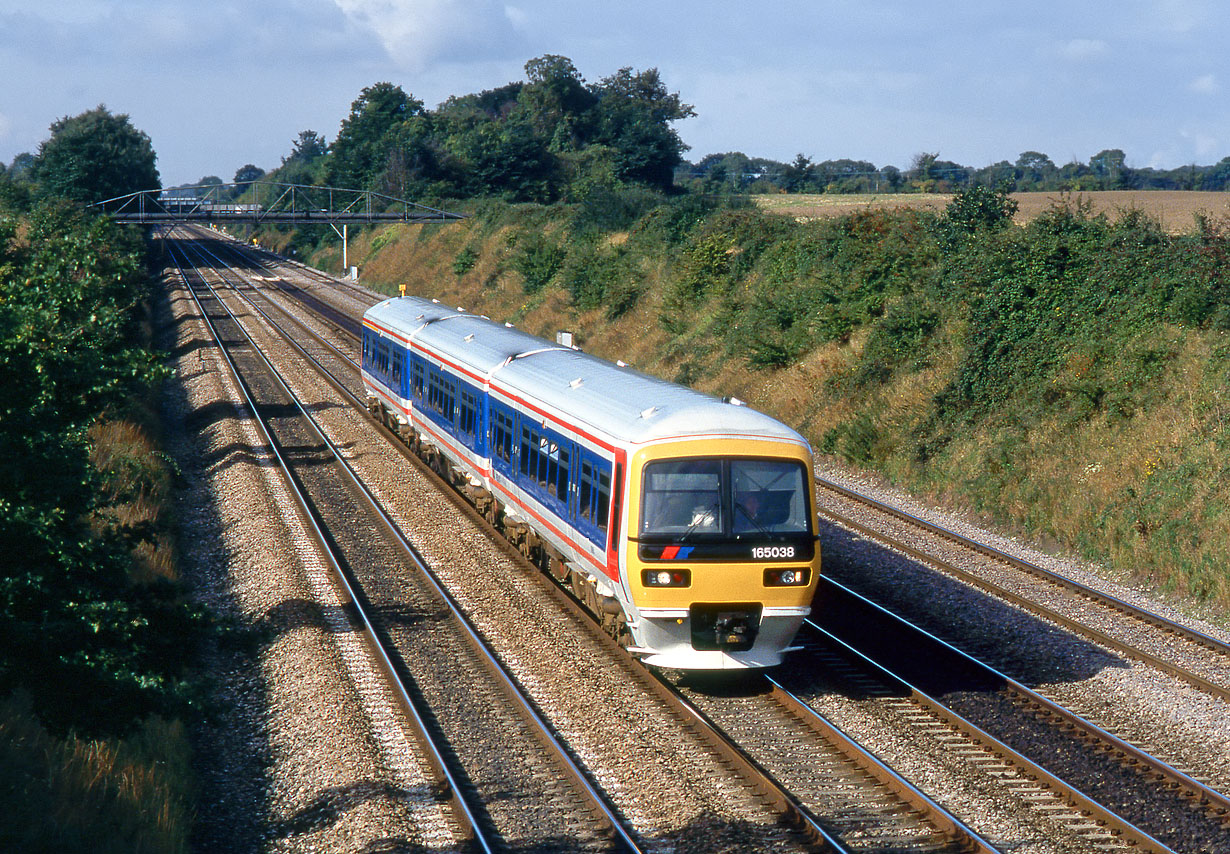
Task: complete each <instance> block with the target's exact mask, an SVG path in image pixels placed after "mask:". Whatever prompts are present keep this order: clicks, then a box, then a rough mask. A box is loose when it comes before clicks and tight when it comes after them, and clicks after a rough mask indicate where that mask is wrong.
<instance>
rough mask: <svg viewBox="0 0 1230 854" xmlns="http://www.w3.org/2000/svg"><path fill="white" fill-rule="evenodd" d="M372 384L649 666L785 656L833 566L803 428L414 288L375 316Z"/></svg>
mask: <svg viewBox="0 0 1230 854" xmlns="http://www.w3.org/2000/svg"><path fill="white" fill-rule="evenodd" d="M363 380H364V385H365V386H366V388H367V393H368V399H369V406H371V407H372V408H373V411H375V410H377V409H379V410H382V411H383V412H384V413H385V414H386V416H387V417H388V418H389V419H390V422H391V423H392V422H393V421H394V420H395V422H396V426H397V427H398V429H399V430H400V431H401V432H402V435H403V437H404V438H407V439H408V440H412V441H413V442H414V443H416V444H417V445H419V446H420V448H426V449H428V451H429V453H432V454H435V453H438V454H439V455H441V456H442V457H443V458H444V459H446V460H447V461H448V463H449V465H450V466H451V467H452V468H453V469H454V471H455V472H459V473H461V475H462V476H463V477H464V478H465V479H466V481H467V482H466V483H465V484H464V488H465V489H467V490H468V491H469V492H470V495H471V497H472V498H473V499H475V500H476V503H479V504H481V505H483V506H488V507H491V506H494V507H497V508H498V510H499V511H500V513H502V519H503V521H504V523H505V529H506V531H509V530H512V531H514V532H515V533H516V534H517V537H518V541H519V542H520V543H521V544H522V545H523V550H524V551H525V552H526V553H527V555H530V554H539V555H545V556H546V557H547V558H548V560H547V561H546V563H547V564H548V565H549V566H550V567H551V568H552V571H554V572H555V573H556V574H557V577H560V578H561V579H568V578H571V579H572V584H573V586H574V589H577V590H579V591H581V593H586V594H587V595H588V599H589V600H590V601H589V602H588V604H589V605H590V606H591V607H592V608H594V610H595V611H596V612H601V613H602V614H605V616H604V617H603V621H604V624H605V625H607V626H608V630H610V629H611V627H612V626H616V627H617V628H618V630H619V632H621V633H623V634H624V637H623V640H624V641H625V642H626V643H627V645H628V646H629V648H630V649H631V650H632V651H633V652H635V653H637V654H639V655H641V656H642V657H644V658H645V659H646V660H647V661H648V662H649V663H651V664H657V665H662V666H670V667H681V668H704V669H711V668H744V667H766V666H772V665H774V664H777V663H779V662H780V660H781V656H782V654H783V653H784V652H785V651H786V650H787V649H788V648H789V643H790V641H791V639H792V638H793V637H794V634H795V632H796V631H797V629H798V627H799V624H800V623H801V621H802V620H803V618H804V617H805V616H806V614H807V613H808V610H809V603H810V600H811V596H812V594H813V593H814V591H815V587H816V583H817V581H818V574H819V550H818V546H817V542H816V534H815V508H814V495H815V488H814V482H813V479H812V471H811V451H810V448H809V447H808V445H807V442H806V441H805V440H804V439H803V438H802V437H801V436H799V435H798V434H797V433H796V432H795V431H793V430H791V429H789V428H788V427H786V426H784V425H782V424H780V423H779V422H777V421H775V420H773V419H771V418H769V417H768V416H766V415H763V414H762V413H759V412H756V411H755V410H752V409H749V408H747V407H745V406H741V405H733V404H731V403H727V402H723V401H720V400H717V399H715V398H712V397H710V396H708V395H704V394H701V393H699V392H696V391H693V390H691V389H687V388H683V387H681V386H677V385H674V384H671V383H667V382H664V381H662V380H659V379H656V378H654V377H649V376H646V375H643V374H640V373H638V372H636V371H633V370H631V369H629V368H626V367H623V366H619V365H614V364H611V363H609V362H605V361H603V360H601V359H597V358H595V357H593V356H590V355H587V354H584V353H581V352H580V351H577V350H575V349H572V348H568V347H563V346H559V345H555V344H550V343H548V342H545V341H543V340H542V339H539V338H536V337H534V336H531V335H528V334H526V333H524V332H521V331H520V330H517V329H514V328H512V327H509V326H506V325H500V324H497V323H494V322H492V321H490V320H488V319H487V318H484V317H480V316H477V315H473V314H469V313H466V312H464V311H462V310H460V309H456V310H454V309H451V308H448V307H446V306H443V305H440V304H439V303H436V302H434V301H428V300H423V299H420V298H416V297H401V298H396V299H391V300H386V301H385V302H383V303H380V304H378V305H376V306H373V307H372V308H371V309H370V310H369V311H368V312H367V314H366V315H365V316H364V333H363ZM753 495H754V496H755V497H753ZM689 504H690V506H685V505H689ZM490 518H494V514H493V515H492V516H491V517H490ZM758 518H760V519H763V520H767V521H763V522H762V521H757V520H758ZM535 550H537V551H535ZM583 598H586V597H585V596H583ZM613 633H614V632H613Z"/></svg>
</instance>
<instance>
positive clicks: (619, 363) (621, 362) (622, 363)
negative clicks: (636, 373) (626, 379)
mask: <svg viewBox="0 0 1230 854" xmlns="http://www.w3.org/2000/svg"><path fill="white" fill-rule="evenodd" d="M615 365H616V366H617V367H620V368H626V367H628V363H627V362H625V361H624V360H623V359H616V360H615Z"/></svg>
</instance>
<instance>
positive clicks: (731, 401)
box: [725, 397, 747, 406]
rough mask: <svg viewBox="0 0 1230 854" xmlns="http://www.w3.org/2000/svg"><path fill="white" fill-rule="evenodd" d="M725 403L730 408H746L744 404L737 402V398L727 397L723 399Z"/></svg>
mask: <svg viewBox="0 0 1230 854" xmlns="http://www.w3.org/2000/svg"><path fill="white" fill-rule="evenodd" d="M725 401H726V402H727V403H729V404H730V405H731V406H747V404H746V403H744V402H743V401H741V400H739V398H737V397H727V398H725Z"/></svg>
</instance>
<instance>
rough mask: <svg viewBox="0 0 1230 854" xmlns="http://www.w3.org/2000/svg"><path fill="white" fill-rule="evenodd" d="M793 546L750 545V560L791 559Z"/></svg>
mask: <svg viewBox="0 0 1230 854" xmlns="http://www.w3.org/2000/svg"><path fill="white" fill-rule="evenodd" d="M793 557H794V546H752V560H771V559H773V558H777V559H779V560H791V559H792V558H793Z"/></svg>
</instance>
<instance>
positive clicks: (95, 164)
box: [33, 105, 162, 203]
mask: <svg viewBox="0 0 1230 854" xmlns="http://www.w3.org/2000/svg"><path fill="white" fill-rule="evenodd" d="M156 159H157V158H156V156H155V154H154V148H153V145H152V144H151V143H150V138H149V137H148V136H147V135H146V134H145V133H143V132H142V131H139V130H137V129H136V128H135V127H133V126H132V123H131V122H130V121H129V119H128V116H127V115H118V116H116V115H112V114H111V113H110V112H109V111H108V110H107V108H106V107H105V106H102V105H99V106H98V107H96V108H95V109H93V110H90V111H89V112H85V113H82V114H81V115H79V116H73V117H71V118H69V117H65V118H62V119H60V120H59V121H57V122H55V123H53V124H52V125H51V138H50V139H48V140H47V141H45V142H44V143H43V144H42V145H40V146H39V151H38V156H37V157H36V158H35V162H34V168H33V177H34V180H35V182H36V183H37V184H38V185H39V190H40V193H41V194H42V195H43V196H44V197H57V196H58V197H61V198H66V199H72V200H74V201H79V202H87V203H88V202H100V201H103V200H104V199H111V198H115V197H116V196H123V195H126V194H128V193H134V192H137V191H139V190H158V189H160V188H161V186H162V184H161V182H160V180H159V177H158V169H157V168H156V167H155V165H154V164H155V161H156Z"/></svg>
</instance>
